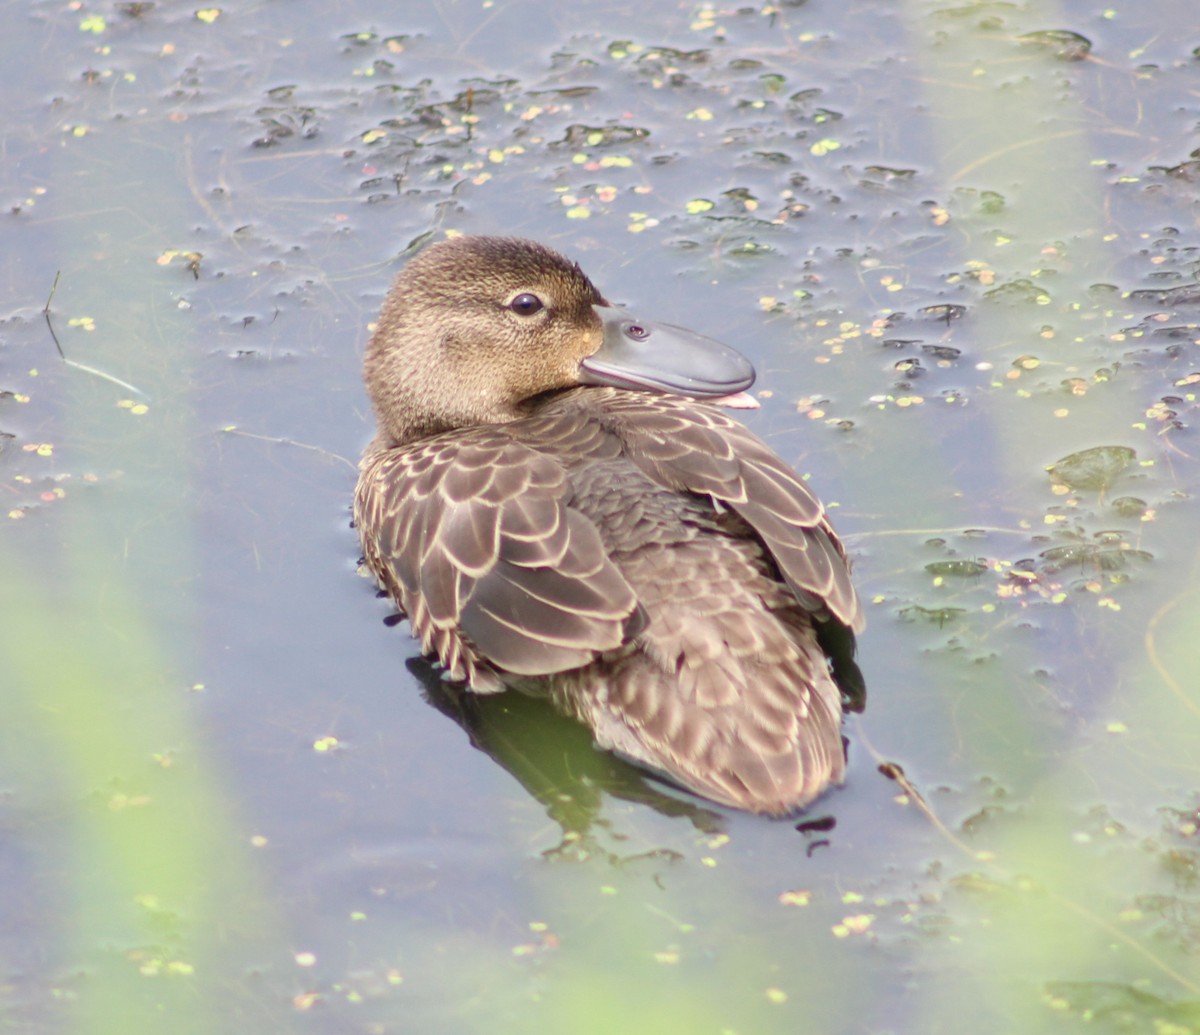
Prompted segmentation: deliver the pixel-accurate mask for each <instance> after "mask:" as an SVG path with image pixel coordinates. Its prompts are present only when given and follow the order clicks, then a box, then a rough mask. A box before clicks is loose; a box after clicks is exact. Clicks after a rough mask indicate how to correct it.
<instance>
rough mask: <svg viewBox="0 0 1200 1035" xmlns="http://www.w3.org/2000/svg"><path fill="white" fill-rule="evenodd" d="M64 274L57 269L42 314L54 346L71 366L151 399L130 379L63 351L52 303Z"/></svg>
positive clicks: (63, 359)
mask: <svg viewBox="0 0 1200 1035" xmlns="http://www.w3.org/2000/svg"><path fill="white" fill-rule="evenodd" d="M61 276H62V270H57V271H55V274H54V283H53V284H51V285H50V295H49V297H48V298H47V299H46V304H45V305H44V306H43V307H42V315H43V316H44V317H45V318H46V329H47V330H49V331H50V338H51V340H52V341H53V342H54V347H55V348H56V349H58V354H59V356H60V358H61V359H62V361H63V362H64V363H66V365H67V366H69V367H74V368H75V369H76V370H82V371H83V372H84V373H85V374H91V375H92V376H93V377H99V378H101V379H102V380H104V381H108V382H109V383H111V384H114V385H117V386H118V387H119V388H124V389H125V390H126V391H128V392H132V393H133V394H134V395H139V396H141V397H142V398H143V399H147V400H148V399H149V398H150V396H148V395H147V394H146V393H145V392H143V391H142V390H141V389H140V388H136V387H134V386H133V385H131V384H130V383H129V382H128V381H122V380H121V379H120V378H119V377H114V376H113V375H112V374H106V373H105V372H104V371H103V370H97V369H96V368H95V367H89V366H88V365H87V364H86V363H80V362H79V361H78V360H74V359H68V358H67V354H66V353H65V352H63V347H62V343H61V342H60V341H59V340H58V335H57V334H55V333H54V322H53V321H52V320H51V319H50V303H51V302H53V301H54V293H55V292H56V291H57V290H58V278H59V277H61Z"/></svg>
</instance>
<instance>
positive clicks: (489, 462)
mask: <svg viewBox="0 0 1200 1035" xmlns="http://www.w3.org/2000/svg"><path fill="white" fill-rule="evenodd" d="M568 493H569V486H568V484H567V478H566V474H565V472H564V470H563V468H562V466H561V465H560V464H559V463H558V462H557V461H556V460H554V459H553V458H552V457H549V456H547V455H545V454H543V453H541V452H538V451H537V450H536V449H534V448H532V447H531V446H529V445H526V444H523V443H521V442H519V441H516V440H515V439H514V438H513V437H512V436H511V435H510V434H508V433H507V432H506V431H505V429H503V428H479V429H473V430H469V431H464V432H455V433H449V434H445V435H440V436H437V437H435V438H432V439H428V440H425V441H424V442H421V443H417V444H416V445H413V446H411V447H406V448H399V449H386V450H385V449H379V450H369V451H368V453H367V455H366V456H365V457H364V459H363V463H362V471H361V475H360V477H359V483H358V490H357V492H356V494H355V518H356V522H357V524H358V528H359V534H360V538H361V539H362V544H363V552H364V556H365V557H366V559H367V563H368V564H369V566H370V568H371V570H372V571H373V572H374V573H375V575H376V576H377V577H378V578H379V580H380V582H381V583H382V584H383V585H384V587H385V588H386V589H387V590H388V592H389V593H390V594H391V596H392V597H393V598H394V599H395V600H396V602H397V604H399V606H400V607H401V608H402V609H403V611H404V612H405V614H407V616H408V618H409V621H410V623H411V625H412V630H413V634H414V635H415V636H417V637H418V638H419V639H420V640H421V642H422V645H423V646H424V648H425V650H426V651H427V652H430V653H434V654H436V655H437V656H438V658H439V659H440V660H441V661H442V663H443V664H444V665H445V666H446V668H447V669H448V670H449V671H450V673H451V674H452V675H453V676H454V677H455V678H460V679H461V678H465V679H467V680H468V681H470V683H471V685H472V687H473V688H474V689H476V690H485V691H486V690H498V689H501V688H502V686H503V683H502V682H501V679H500V675H499V674H500V673H512V674H515V675H519V676H537V675H546V674H549V673H553V672H558V671H562V670H564V669H570V668H575V667H577V666H580V665H584V664H587V663H588V662H590V661H592V660H593V659H594V658H595V657H596V655H597V654H598V653H600V652H602V651H606V650H611V649H613V648H616V647H618V646H620V645H621V644H622V643H623V642H625V641H626V640H627V639H628V638H629V637H631V636H632V635H634V634H635V633H636V631H637V629H638V628H639V627H640V625H641V623H642V622H643V621H644V617H643V615H642V612H641V609H640V608H639V606H638V602H637V599H636V598H635V596H634V593H633V590H632V589H631V588H630V587H629V584H628V583H627V582H626V581H625V579H624V577H623V576H622V575H621V573H620V572H619V571H618V570H617V569H616V567H614V565H613V564H612V563H611V562H610V561H609V560H608V558H607V556H606V555H605V551H604V548H603V546H602V544H601V542H600V537H599V534H598V533H597V531H596V529H595V527H594V526H593V525H592V524H591V522H589V521H588V520H587V519H586V518H584V517H583V516H582V515H580V514H579V513H577V512H575V511H573V510H570V509H568V507H567V506H566V505H565V503H564V498H565V497H566V496H567V495H568Z"/></svg>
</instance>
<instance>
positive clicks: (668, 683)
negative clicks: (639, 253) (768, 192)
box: [356, 388, 858, 813]
mask: <svg viewBox="0 0 1200 1035" xmlns="http://www.w3.org/2000/svg"><path fill="white" fill-rule="evenodd" d="M440 438H441V439H442V440H443V441H442V443H441V444H440V445H439V446H438V448H436V449H432V450H431V445H432V444H433V443H435V442H437V440H430V441H429V442H427V443H423V444H417V445H416V446H414V447H410V448H409V449H407V450H405V449H404V448H403V447H401V449H399V450H395V449H393V450H387V451H382V452H381V457H382V459H379V458H377V459H376V461H375V465H374V468H372V466H371V460H370V457H369V456H368V459H367V460H365V461H364V473H363V480H362V481H360V487H359V497H358V501H357V504H356V511H357V512H358V517H359V524H360V529H361V530H362V534H363V543H364V551H365V554H366V556H367V558H368V561H369V562H370V563H371V566H372V568H373V569H375V571H376V574H377V575H379V576H380V577H381V580H382V581H383V582H384V584H385V585H387V586H388V588H389V590H391V591H392V595H393V596H394V597H396V599H397V601H398V602H399V603H400V604H401V606H402V607H403V608H404V610H405V611H406V612H407V613H408V614H409V616H410V619H412V624H413V628H414V632H415V633H416V634H417V635H418V636H420V637H421V638H422V640H423V642H424V643H425V646H426V649H427V650H431V651H432V652H434V653H436V654H437V655H438V656H439V658H440V659H441V660H442V662H443V663H444V664H446V665H447V667H448V668H450V670H451V672H452V673H453V674H455V675H458V676H460V677H466V678H468V679H469V680H471V682H472V683H473V685H475V686H476V688H477V689H481V690H490V689H496V688H498V687H500V686H502V685H506V684H512V683H514V682H519V683H521V684H523V685H524V686H525V687H526V688H536V689H539V690H542V691H544V692H546V693H548V694H549V695H550V696H551V697H552V698H553V700H554V701H555V702H556V704H557V705H558V706H559V707H560V708H563V709H564V710H566V711H568V712H570V713H571V714H573V715H575V716H576V717H578V718H579V719H581V720H582V721H584V722H585V723H587V724H588V725H589V726H591V728H592V729H593V731H594V733H595V735H596V739H597V741H598V742H599V744H600V745H601V746H603V747H605V748H608V749H611V750H614V751H616V752H618V753H620V754H622V755H625V756H627V757H629V758H631V759H633V760H634V761H637V762H639V763H641V764H643V765H646V766H649V767H652V768H654V769H656V770H659V771H661V772H663V773H665V774H667V775H668V776H670V777H671V778H673V779H675V780H677V781H678V782H680V783H681V784H683V785H685V786H687V787H690V788H692V789H694V790H696V791H698V792H699V793H701V794H703V795H705V796H707V797H710V798H713V799H715V800H718V801H722V802H725V803H728V804H731V805H735V806H737V807H740V808H745V809H751V810H754V811H761V812H771V813H784V812H788V811H791V810H793V809H795V808H797V807H799V806H801V805H803V804H804V803H806V802H807V801H809V800H811V798H813V797H814V796H815V795H816V794H817V793H819V792H820V790H821V789H822V788H824V787H825V786H826V785H827V784H828V783H829V782H831V781H834V782H836V781H840V779H841V777H842V772H843V766H844V762H843V748H842V739H841V730H840V719H841V699H840V692H839V690H838V687H837V685H836V684H835V682H834V680H833V679H832V677H831V675H830V672H829V666H828V663H827V661H826V655H825V652H824V650H823V649H822V647H821V645H820V644H819V643H818V639H817V631H816V630H817V626H818V624H819V623H823V622H826V621H833V622H835V623H839V622H840V623H842V624H844V625H846V626H847V627H853V626H854V625H856V624H857V622H858V611H857V603H856V601H855V599H854V595H853V590H852V588H850V584H849V577H848V569H847V565H846V562H845V557H844V553H843V551H842V549H841V546H840V543H839V542H838V540H837V538H836V536H834V534H833V532H832V530H831V529H830V528H829V526H828V524H827V523H826V522H825V520H824V517H823V514H822V511H821V508H820V504H819V503H817V501H816V500H815V498H814V497H812V495H811V494H810V493H809V492H808V490H807V489H806V488H805V487H804V486H803V485H802V484H801V483H800V482H799V481H798V479H797V478H796V476H795V475H794V474H792V473H791V472H790V470H789V469H788V468H787V467H786V465H784V464H783V463H782V461H780V460H779V459H778V458H777V457H775V456H774V454H773V453H771V451H770V450H769V449H767V447H766V446H765V445H763V444H762V443H761V442H760V441H759V440H758V439H757V438H755V437H754V436H753V435H752V434H751V433H750V432H749V431H747V430H746V429H745V428H743V427H742V426H741V425H740V424H737V423H736V422H734V421H732V420H729V419H728V418H727V417H725V416H724V414H723V413H721V412H720V411H718V410H716V409H714V408H712V407H707V406H696V405H695V404H692V403H689V402H687V401H685V400H675V399H670V398H663V397H658V396H651V395H647V394H645V393H636V392H625V391H620V390H615V389H594V388H592V389H582V390H579V391H574V392H568V393H564V394H563V395H561V396H558V397H556V398H554V399H552V400H551V401H549V402H547V403H546V404H544V405H543V406H542V407H541V408H540V409H539V411H538V412H537V413H536V414H535V415H534V416H531V417H529V418H527V419H525V420H521V421H517V422H515V423H513V424H508V425H503V426H498V427H490V428H482V429H471V430H467V431H462V432H455V433H452V434H451V435H448V436H440ZM435 453H436V457H434V455H433V454H435ZM389 457H390V459H389ZM464 463H465V464H467V465H468V467H469V466H470V465H472V464H473V465H474V468H472V469H473V470H474V471H476V472H477V473H476V474H474V475H473V476H472V477H467V476H466V474H465V473H464V471H463V470H462V467H463V464H464ZM517 465H524V469H523V470H521V471H512V472H508V473H507V474H506V472H505V467H506V466H513V467H515V466H517ZM456 466H457V467H458V468H459V470H458V471H457V472H455V470H454V469H455V467H456ZM384 468H387V470H386V471H385V470H384ZM399 468H403V470H404V471H407V472H409V474H408V476H407V481H406V480H405V479H404V478H399V477H398V476H397V474H396V471H397V470H398V469H399ZM414 472H415V473H414ZM506 478H507V480H509V481H511V482H513V484H512V485H511V486H510V487H509V489H508V490H505V491H500V490H499V489H498V488H497V486H498V485H500V484H501V483H503V482H504V481H505V480H506ZM452 481H453V482H454V483H455V484H454V486H453V487H450V482H452ZM402 482H403V483H405V484H400V483H402ZM472 484H473V485H474V486H475V492H476V499H475V500H474V501H473V502H472V501H471V500H466V499H464V498H463V497H464V496H467V495H469V493H470V489H469V486H470V485H472ZM364 486H366V487H365V488H364ZM383 497H386V498H383ZM510 511H511V512H512V514H514V515H515V518H514V519H513V520H511V521H509V520H507V518H506V515H507V514H509V512H510ZM387 515H390V518H388V517H387ZM481 515H482V519H481V517H480V516H481ZM506 522H507V523H506ZM389 525H390V526H391V527H390V529H389ZM397 526H400V527H399V529H398V528H397ZM522 644H524V646H522ZM506 659H509V660H508V664H507V666H506V664H505V661H506ZM511 659H517V660H515V661H514V660H511Z"/></svg>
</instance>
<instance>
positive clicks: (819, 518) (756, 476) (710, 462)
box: [605, 391, 863, 632]
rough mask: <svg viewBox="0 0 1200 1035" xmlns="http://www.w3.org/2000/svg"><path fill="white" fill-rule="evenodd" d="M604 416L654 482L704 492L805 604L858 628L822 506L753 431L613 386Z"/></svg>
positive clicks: (697, 406)
mask: <svg viewBox="0 0 1200 1035" xmlns="http://www.w3.org/2000/svg"><path fill="white" fill-rule="evenodd" d="M605 414H606V417H605V419H606V420H608V421H609V422H611V425H612V426H613V429H614V430H615V431H616V433H617V434H618V435H619V436H620V437H621V438H622V439H623V440H624V442H625V447H626V452H627V455H628V456H629V458H630V459H631V460H632V461H633V462H634V463H636V464H637V465H638V466H639V467H641V468H642V470H644V471H645V472H646V473H647V474H649V475H650V477H652V478H653V479H655V481H657V482H658V483H659V484H661V485H665V486H668V487H670V488H673V489H682V490H686V491H688V492H693V493H697V494H701V495H707V496H709V497H711V498H712V499H714V500H716V501H718V502H719V503H721V504H724V505H726V506H727V507H729V508H730V509H731V510H733V511H735V512H736V513H737V514H738V515H739V516H740V517H741V518H742V519H743V520H744V521H745V522H746V523H747V524H749V525H750V526H751V527H752V528H753V529H754V531H755V532H756V533H757V535H758V536H759V538H760V539H761V540H762V542H763V543H764V545H765V546H766V547H767V549H768V551H769V552H770V553H771V555H772V557H773V558H774V559H775V563H776V564H777V565H778V566H779V570H780V572H781V573H782V575H783V577H784V580H785V581H786V582H787V584H788V585H789V586H790V587H791V589H792V591H793V592H794V593H795V594H796V598H797V600H799V601H800V603H801V604H802V605H803V606H804V607H806V608H808V609H809V610H811V611H813V612H815V613H818V614H819V613H821V612H824V611H828V612H829V613H831V614H832V615H833V616H834V617H835V618H837V619H838V620H839V621H840V622H842V623H843V624H844V625H846V626H848V627H849V628H850V629H852V630H854V631H856V632H857V631H860V630H861V629H862V626H863V615H862V611H861V609H860V607H859V603H858V598H857V596H856V594H855V592H854V586H853V585H852V583H851V581H850V567H849V563H848V561H847V559H846V551H845V548H844V547H843V546H842V543H841V541H840V540H839V539H838V537H837V535H836V533H835V532H834V531H833V528H832V527H831V526H830V524H829V522H828V521H827V520H826V518H825V510H824V507H823V506H822V505H821V502H820V500H818V499H817V497H816V496H814V495H813V493H812V492H811V491H810V490H809V489H808V487H807V486H806V485H805V484H804V482H803V481H801V480H800V478H799V476H798V475H797V474H796V473H795V472H794V471H792V470H791V469H790V468H789V467H788V465H787V464H785V463H784V462H783V461H782V460H781V459H780V458H779V457H778V456H776V455H775V453H774V452H773V451H772V450H771V449H770V448H769V447H768V446H767V445H766V443H764V442H763V441H762V440H761V439H760V438H758V436H757V435H755V434H754V433H753V432H752V431H750V430H749V429H748V428H746V427H745V426H744V425H742V424H740V423H738V422H737V421H735V420H732V419H731V418H729V417H727V416H726V415H725V414H724V413H723V412H722V411H721V410H719V409H717V408H716V407H714V406H707V405H703V404H701V403H696V402H692V401H690V400H684V399H676V398H673V397H671V396H652V395H646V394H644V393H634V392H619V391H613V392H612V393H611V396H610V398H609V399H608V400H607V401H606V405H605Z"/></svg>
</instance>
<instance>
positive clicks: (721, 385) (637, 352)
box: [579, 306, 758, 408]
mask: <svg viewBox="0 0 1200 1035" xmlns="http://www.w3.org/2000/svg"><path fill="white" fill-rule="evenodd" d="M593 308H594V309H595V310H596V313H597V314H598V315H599V317H600V319H601V321H603V323H604V342H603V344H602V345H601V346H600V348H599V350H597V351H596V352H595V353H593V354H592V355H590V356H588V357H587V358H586V359H585V360H583V362H582V363H580V364H579V380H580V382H581V383H582V384H588V385H608V386H609V387H612V388H632V389H635V390H638V391H649V392H665V393H667V394H669V395H688V396H691V397H693V398H695V399H703V400H705V401H706V402H714V403H719V404H721V405H725V406H735V407H742V408H749V407H753V406H757V405H758V404H757V403H756V402H755V401H754V400H753V398H751V397H750V396H748V395H745V391H746V389H747V388H749V387H750V386H751V385H752V384H754V367H753V366H751V365H750V361H749V360H748V359H747V358H746V357H745V356H743V355H742V354H741V353H740V352H738V351H737V350H736V349H731V348H730V347H729V346H728V345H722V344H721V342H719V341H714V340H713V339H712V338H706V337H705V336H704V335H703V334H697V333H696V332H695V331H689V330H687V328H685V327H675V326H674V325H672V324H669V323H647V322H646V321H645V320H639V319H637V317H635V316H634V315H633V314H632V313H630V312H628V311H627V310H625V309H617V308H615V307H613V306H593ZM738 400H746V401H738Z"/></svg>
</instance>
